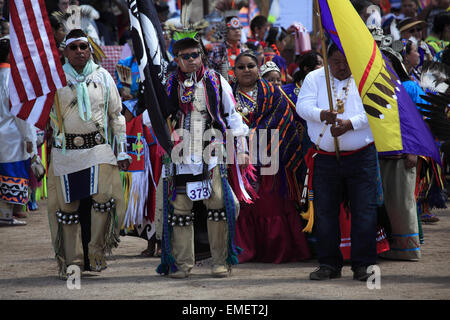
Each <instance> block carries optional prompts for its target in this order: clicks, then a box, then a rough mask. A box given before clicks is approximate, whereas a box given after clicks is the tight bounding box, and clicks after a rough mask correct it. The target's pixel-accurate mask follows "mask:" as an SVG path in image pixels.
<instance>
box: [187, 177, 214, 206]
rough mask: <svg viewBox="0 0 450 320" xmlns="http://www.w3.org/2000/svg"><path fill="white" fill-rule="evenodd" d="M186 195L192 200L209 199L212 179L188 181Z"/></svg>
mask: <svg viewBox="0 0 450 320" xmlns="http://www.w3.org/2000/svg"><path fill="white" fill-rule="evenodd" d="M186 195H187V196H188V197H189V199H191V200H192V201H198V200H204V199H208V198H209V197H210V196H211V182H210V181H203V182H202V181H196V182H187V183H186Z"/></svg>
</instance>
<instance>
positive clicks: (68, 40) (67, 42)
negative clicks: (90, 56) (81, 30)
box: [66, 37, 89, 46]
mask: <svg viewBox="0 0 450 320" xmlns="http://www.w3.org/2000/svg"><path fill="white" fill-rule="evenodd" d="M75 41H85V42H87V43H89V40H88V38H86V37H80V38H69V39H67V40H66V46H68V45H69V44H71V43H72V42H75Z"/></svg>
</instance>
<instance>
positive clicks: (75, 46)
mask: <svg viewBox="0 0 450 320" xmlns="http://www.w3.org/2000/svg"><path fill="white" fill-rule="evenodd" d="M78 48H80V50H86V49H87V48H89V46H88V45H87V44H86V43H81V44H80V45H76V44H71V45H70V46H69V49H70V50H72V51H75V50H77V49H78Z"/></svg>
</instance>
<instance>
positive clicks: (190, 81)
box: [183, 79, 194, 88]
mask: <svg viewBox="0 0 450 320" xmlns="http://www.w3.org/2000/svg"><path fill="white" fill-rule="evenodd" d="M183 84H184V86H185V87H188V88H190V87H192V86H193V85H194V81H192V79H186V80H184V82H183Z"/></svg>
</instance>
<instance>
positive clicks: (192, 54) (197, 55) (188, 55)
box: [178, 52, 200, 60]
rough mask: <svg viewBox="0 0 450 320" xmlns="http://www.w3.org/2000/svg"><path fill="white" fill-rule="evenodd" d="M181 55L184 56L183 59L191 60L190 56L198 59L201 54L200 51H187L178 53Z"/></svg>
mask: <svg viewBox="0 0 450 320" xmlns="http://www.w3.org/2000/svg"><path fill="white" fill-rule="evenodd" d="M178 56H179V57H181V58H183V60H189V58H191V57H192V58H193V59H197V58H198V57H199V56H200V53H199V52H193V53H185V54H180V55H178Z"/></svg>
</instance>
